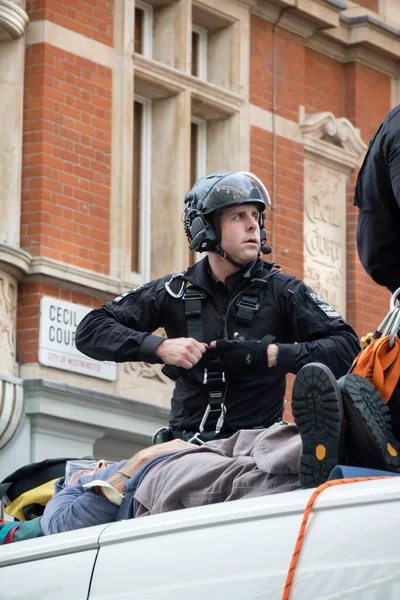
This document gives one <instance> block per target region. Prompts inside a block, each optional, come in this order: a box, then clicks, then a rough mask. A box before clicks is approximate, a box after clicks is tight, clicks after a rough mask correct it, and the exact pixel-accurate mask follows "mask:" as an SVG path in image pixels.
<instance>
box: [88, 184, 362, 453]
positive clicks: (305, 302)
mask: <svg viewBox="0 0 400 600" xmlns="http://www.w3.org/2000/svg"><path fill="white" fill-rule="evenodd" d="M266 208H270V199H269V196H268V192H267V190H266V189H265V187H264V185H263V183H262V182H261V181H260V180H259V179H258V178H257V177H256V176H255V175H253V174H251V173H246V172H221V173H215V174H212V175H209V176H207V177H203V178H201V179H199V180H198V181H197V182H196V184H195V185H194V187H193V189H192V190H191V191H190V192H188V193H187V194H186V197H185V208H184V228H185V232H186V235H187V237H188V240H189V242H190V248H191V249H192V250H194V251H197V252H207V253H208V255H207V256H206V257H205V258H204V259H203V260H201V261H199V262H197V263H196V264H194V265H192V266H191V267H189V269H188V270H187V271H185V272H184V273H175V274H172V275H171V274H170V275H166V276H165V277H161V278H160V279H157V280H155V281H151V282H150V283H147V284H146V285H143V286H141V287H140V288H136V289H134V290H131V291H129V292H126V293H125V294H122V295H121V296H119V297H118V298H115V300H113V301H111V302H107V303H106V304H104V305H103V306H102V307H101V308H97V309H94V310H92V311H91V312H90V313H89V314H88V315H87V316H86V317H85V318H84V319H83V321H82V322H81V323H80V324H79V326H78V329H77V332H76V345H77V348H78V349H79V350H80V351H81V352H83V353H85V354H87V355H89V356H91V357H92V358H95V359H98V360H111V361H116V362H124V361H147V362H150V363H163V364H164V365H166V366H165V367H164V370H165V371H164V372H166V373H167V374H169V376H170V377H171V378H173V379H175V380H176V385H175V389H174V392H173V396H172V407H171V414H170V421H169V424H170V429H169V431H168V432H167V436H165V435H163V436H162V437H161V438H160V441H166V440H167V439H168V438H171V437H172V438H174V437H180V438H182V439H185V440H189V439H192V438H193V436H195V437H197V438H200V439H202V440H209V439H213V438H218V437H228V436H230V435H232V434H233V433H234V432H235V431H237V430H239V429H252V428H264V427H269V426H270V425H272V424H273V423H274V422H276V421H278V420H280V419H281V417H282V413H283V402H284V393H285V376H286V374H287V373H297V371H298V370H299V369H300V368H301V367H302V366H303V365H305V364H306V363H308V362H310V361H318V362H322V363H326V364H329V365H330V367H331V369H332V371H333V372H334V374H335V376H336V377H340V376H341V375H343V374H344V373H346V372H347V370H348V369H349V367H350V365H351V363H352V360H353V358H354V357H355V356H356V354H357V353H358V351H359V343H358V338H357V336H356V334H355V332H354V331H353V329H352V328H351V327H350V326H349V325H347V324H346V323H345V322H344V321H343V319H342V318H341V316H340V315H339V314H338V313H337V312H336V311H335V310H334V309H333V308H332V307H331V306H329V305H328V304H327V303H326V302H324V301H323V300H322V299H321V298H320V297H319V296H318V295H317V294H316V293H314V292H313V290H311V289H310V288H309V287H308V286H306V285H305V284H304V283H303V282H302V281H300V280H298V279H296V277H294V276H292V275H286V274H284V273H282V272H281V268H280V267H278V266H276V265H275V264H274V263H272V262H267V261H264V260H261V258H260V251H264V253H269V252H271V249H270V248H269V247H266V246H265V242H266V233H265V229H264V211H265V209H266ZM159 327H164V328H165V331H166V334H167V339H165V338H163V337H159V336H156V335H154V334H153V333H152V332H153V331H155V330H156V329H157V328H159ZM164 433H165V432H164Z"/></svg>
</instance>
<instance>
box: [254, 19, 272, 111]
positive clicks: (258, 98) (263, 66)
mask: <svg viewBox="0 0 400 600" xmlns="http://www.w3.org/2000/svg"><path fill="white" fill-rule="evenodd" d="M272 54H273V52H272V25H271V23H267V21H265V20H264V19H261V18H259V17H255V16H254V15H252V16H251V35H250V102H251V103H252V104H256V105H257V106H259V107H260V108H263V109H265V110H272V80H273V65H272Z"/></svg>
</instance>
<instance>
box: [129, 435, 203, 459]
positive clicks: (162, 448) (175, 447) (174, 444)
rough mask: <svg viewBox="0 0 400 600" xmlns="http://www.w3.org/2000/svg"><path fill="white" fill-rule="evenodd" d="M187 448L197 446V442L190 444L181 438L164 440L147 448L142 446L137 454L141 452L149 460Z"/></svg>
mask: <svg viewBox="0 0 400 600" xmlns="http://www.w3.org/2000/svg"><path fill="white" fill-rule="evenodd" d="M188 448H198V446H197V444H191V443H189V442H184V441H183V440H180V439H177V440H171V441H169V442H164V443H163V444H155V445H154V446H150V447H149V448H144V449H143V450H140V452H139V454H142V455H143V457H144V458H146V460H151V459H152V458H156V457H157V456H162V455H163V454H167V453H168V452H180V451H181V450H187V449H188Z"/></svg>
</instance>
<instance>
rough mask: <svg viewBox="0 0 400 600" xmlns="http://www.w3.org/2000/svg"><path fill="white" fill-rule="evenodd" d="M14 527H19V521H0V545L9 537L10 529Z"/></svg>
mask: <svg viewBox="0 0 400 600" xmlns="http://www.w3.org/2000/svg"><path fill="white" fill-rule="evenodd" d="M13 527H18V521H10V522H9V523H5V524H3V523H0V546H1V545H2V543H3V542H4V538H6V537H7V534H8V533H9V531H10V529H12V528H13Z"/></svg>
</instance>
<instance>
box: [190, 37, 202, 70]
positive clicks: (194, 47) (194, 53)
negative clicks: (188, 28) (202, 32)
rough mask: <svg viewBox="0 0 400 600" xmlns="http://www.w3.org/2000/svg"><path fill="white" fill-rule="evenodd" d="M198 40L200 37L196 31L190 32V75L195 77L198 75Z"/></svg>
mask: <svg viewBox="0 0 400 600" xmlns="http://www.w3.org/2000/svg"><path fill="white" fill-rule="evenodd" d="M199 39H200V36H199V34H198V33H197V32H196V31H192V71H191V72H192V75H194V76H195V77H197V76H198V74H199V68H198V67H199Z"/></svg>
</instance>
